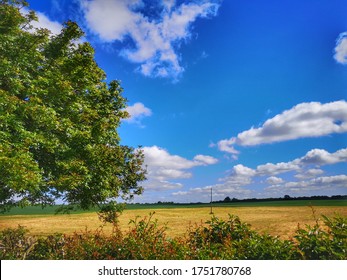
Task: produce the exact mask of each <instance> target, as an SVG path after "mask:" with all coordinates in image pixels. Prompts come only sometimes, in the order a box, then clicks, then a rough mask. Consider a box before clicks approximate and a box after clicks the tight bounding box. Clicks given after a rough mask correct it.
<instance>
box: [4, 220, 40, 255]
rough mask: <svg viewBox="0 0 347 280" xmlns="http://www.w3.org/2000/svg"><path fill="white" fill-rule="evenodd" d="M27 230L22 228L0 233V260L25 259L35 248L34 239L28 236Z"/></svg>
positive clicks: (9, 229)
mask: <svg viewBox="0 0 347 280" xmlns="http://www.w3.org/2000/svg"><path fill="white" fill-rule="evenodd" d="M27 233H28V230H26V229H25V228H24V227H22V226H18V228H15V229H12V228H8V229H5V230H3V231H1V232H0V259H2V260H4V259H7V260H18V259H25V258H26V257H27V255H28V253H29V252H30V251H31V250H32V249H33V247H34V246H35V242H36V240H35V238H34V237H31V236H28V234H27Z"/></svg>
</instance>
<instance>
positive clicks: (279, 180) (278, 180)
mask: <svg viewBox="0 0 347 280" xmlns="http://www.w3.org/2000/svg"><path fill="white" fill-rule="evenodd" d="M266 182H267V183H268V184H271V185H276V184H282V183H283V182H284V180H283V179H282V178H279V177H275V176H271V177H268V178H267V179H266Z"/></svg>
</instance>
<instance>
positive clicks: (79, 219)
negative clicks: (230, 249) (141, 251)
mask: <svg viewBox="0 0 347 280" xmlns="http://www.w3.org/2000/svg"><path fill="white" fill-rule="evenodd" d="M151 211H152V212H153V211H154V210H150V209H137V210H125V211H124V212H123V214H122V215H121V217H120V226H121V228H122V230H124V231H126V230H127V229H128V228H129V220H130V219H134V218H135V217H136V216H140V217H145V216H149V213H150V212H151ZM213 211H214V215H215V216H217V217H219V218H223V219H227V218H228V214H234V215H237V216H239V217H240V219H241V221H243V222H247V223H249V224H251V226H252V228H253V229H255V230H257V231H259V232H267V233H269V234H271V235H279V236H280V237H281V238H286V239H287V238H289V237H291V236H293V235H294V234H295V231H296V229H297V228H298V224H299V225H301V226H304V225H305V224H311V225H313V224H314V223H315V218H314V215H313V211H312V209H311V208H310V207H305V206H297V207H296V206H290V207H283V206H282V207H240V208H234V207H233V208H230V207H218V208H214V209H213ZM314 211H315V216H316V217H317V218H320V217H321V215H322V214H323V215H326V216H329V217H331V216H334V214H335V213H338V214H340V215H342V216H347V207H331V206H316V207H314ZM209 212H210V208H206V207H204V208H173V209H156V210H155V214H154V216H153V218H154V219H158V223H159V225H165V224H166V225H167V227H168V228H167V235H168V236H170V237H176V236H180V235H184V233H185V232H186V231H187V229H188V227H189V226H190V225H192V226H194V225H195V224H198V225H199V224H201V223H204V222H205V221H207V220H209V219H210V217H211V215H210V213H209ZM18 225H22V226H24V227H26V228H27V229H28V230H29V231H30V233H31V234H32V235H49V234H52V233H57V232H59V233H66V234H70V233H73V232H75V231H76V232H82V231H85V230H86V229H88V230H96V229H98V228H99V227H100V226H101V225H102V223H101V222H100V221H99V219H98V216H97V214H96V213H84V214H70V215H68V214H66V215H30V216H29V215H22V216H21V215H14V216H1V217H0V230H3V229H4V228H7V227H17V226H18ZM104 231H105V232H106V233H107V232H110V231H111V226H109V225H107V226H105V227H104Z"/></svg>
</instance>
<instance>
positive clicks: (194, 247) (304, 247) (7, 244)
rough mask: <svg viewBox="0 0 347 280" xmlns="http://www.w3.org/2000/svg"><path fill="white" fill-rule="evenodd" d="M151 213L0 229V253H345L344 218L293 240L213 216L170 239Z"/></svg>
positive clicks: (339, 256)
mask: <svg viewBox="0 0 347 280" xmlns="http://www.w3.org/2000/svg"><path fill="white" fill-rule="evenodd" d="M153 214H154V213H151V214H150V216H149V217H145V218H143V219H141V218H139V217H137V218H136V219H134V220H132V221H130V228H129V230H128V231H127V232H122V231H121V230H120V228H119V227H118V224H114V228H113V232H112V234H109V235H106V234H104V233H103V230H102V228H100V229H98V230H96V231H95V232H91V231H88V230H86V231H85V232H82V233H74V234H73V235H66V234H54V235H50V236H48V237H40V238H35V237H30V236H29V235H28V232H27V231H26V230H25V229H24V228H22V227H18V228H17V229H6V230H4V231H2V232H0V247H1V250H0V258H1V259H51V260H61V259H80V260H95V259H100V260H106V259H125V260H127V259H128V260H131V259H144V260H147V259H158V260H159V259H186V260H194V259H202V260H203V259H240V260H246V259H255V260H276V259H277V260H289V259H307V260H311V259H329V260H346V259H347V253H346V248H347V227H346V224H347V218H346V217H339V216H336V217H334V218H332V219H330V218H327V217H324V216H323V219H324V223H325V224H324V226H320V225H319V224H318V223H317V224H316V225H315V226H314V227H309V226H306V229H302V228H299V229H298V230H297V235H296V236H295V240H281V239H279V238H278V237H273V236H271V235H269V234H260V233H257V232H256V231H254V230H252V229H251V228H250V225H248V224H246V223H243V222H241V221H240V219H239V218H238V217H237V216H229V219H228V220H227V221H224V220H221V219H219V218H216V217H212V218H211V220H209V221H207V222H206V223H205V224H202V225H199V226H196V227H195V228H193V227H190V228H189V229H188V231H187V234H186V236H185V237H181V238H175V239H171V238H168V237H167V236H166V234H165V230H166V227H165V226H164V227H161V226H159V225H158V222H157V220H156V219H154V220H153Z"/></svg>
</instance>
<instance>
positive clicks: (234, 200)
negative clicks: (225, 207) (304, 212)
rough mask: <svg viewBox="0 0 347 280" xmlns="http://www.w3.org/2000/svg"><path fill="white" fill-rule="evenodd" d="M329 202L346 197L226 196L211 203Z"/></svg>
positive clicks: (346, 196) (345, 197)
mask: <svg viewBox="0 0 347 280" xmlns="http://www.w3.org/2000/svg"><path fill="white" fill-rule="evenodd" d="M328 199H329V200H331V199H347V195H333V196H327V195H314V196H300V197H291V196H289V195H285V196H284V197H277V198H274V197H269V198H246V199H238V198H235V197H234V198H232V199H231V198H230V197H229V196H227V197H226V198H224V200H218V201H213V203H230V202H260V201H281V200H328Z"/></svg>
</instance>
